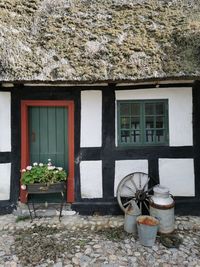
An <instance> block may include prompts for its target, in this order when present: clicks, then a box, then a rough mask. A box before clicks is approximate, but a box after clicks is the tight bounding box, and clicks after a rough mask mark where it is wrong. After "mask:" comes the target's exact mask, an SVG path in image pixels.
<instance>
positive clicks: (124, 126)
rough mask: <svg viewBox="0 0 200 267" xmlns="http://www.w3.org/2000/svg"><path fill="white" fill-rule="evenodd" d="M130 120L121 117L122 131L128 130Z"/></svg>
mask: <svg viewBox="0 0 200 267" xmlns="http://www.w3.org/2000/svg"><path fill="white" fill-rule="evenodd" d="M129 122H130V118H127V117H122V118H121V125H120V126H121V128H122V129H129V128H130V124H129Z"/></svg>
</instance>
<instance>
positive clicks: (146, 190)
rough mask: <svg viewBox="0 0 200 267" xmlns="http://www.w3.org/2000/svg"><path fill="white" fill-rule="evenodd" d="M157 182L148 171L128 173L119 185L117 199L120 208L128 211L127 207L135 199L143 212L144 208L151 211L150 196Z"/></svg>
mask: <svg viewBox="0 0 200 267" xmlns="http://www.w3.org/2000/svg"><path fill="white" fill-rule="evenodd" d="M156 184H158V183H157V181H156V180H155V179H153V178H152V177H150V176H149V175H148V174H146V173H143V172H134V173H130V174H128V175H127V176H125V177H124V178H123V179H122V180H121V182H120V183H119V185H118V187H117V201H118V203H119V206H120V208H121V209H122V210H123V211H124V212H126V208H127V207H128V205H129V204H130V203H131V201H133V200H134V201H135V202H136V203H137V205H138V206H139V208H140V210H141V212H142V209H143V208H145V209H146V210H147V211H149V196H150V195H151V194H152V191H153V190H152V189H153V187H154V186H155V185H156Z"/></svg>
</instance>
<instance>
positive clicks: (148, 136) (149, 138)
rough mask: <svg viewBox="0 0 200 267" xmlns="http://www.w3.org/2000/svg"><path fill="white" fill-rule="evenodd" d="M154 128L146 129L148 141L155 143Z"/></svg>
mask: <svg viewBox="0 0 200 267" xmlns="http://www.w3.org/2000/svg"><path fill="white" fill-rule="evenodd" d="M153 135H154V130H147V131H146V142H147V143H153V142H154V138H153Z"/></svg>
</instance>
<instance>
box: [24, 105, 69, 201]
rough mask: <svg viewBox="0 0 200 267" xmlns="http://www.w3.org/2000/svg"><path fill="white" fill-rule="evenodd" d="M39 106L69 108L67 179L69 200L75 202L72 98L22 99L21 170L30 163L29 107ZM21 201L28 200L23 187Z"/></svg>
mask: <svg viewBox="0 0 200 267" xmlns="http://www.w3.org/2000/svg"><path fill="white" fill-rule="evenodd" d="M33 106H38V107H40V106H41V107H66V108H68V125H67V126H68V144H69V154H68V155H69V170H68V179H67V189H68V190H67V202H74V102H73V101H71V100H69V101H68V100H55V101H54V100H22V101H21V170H22V169H25V168H26V167H27V166H28V165H29V163H30V153H29V149H30V148H29V136H28V108H29V107H33ZM20 201H21V202H22V203H26V202H27V192H26V190H22V189H21V183H20Z"/></svg>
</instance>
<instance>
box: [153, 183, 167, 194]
mask: <svg viewBox="0 0 200 267" xmlns="http://www.w3.org/2000/svg"><path fill="white" fill-rule="evenodd" d="M153 191H154V192H155V193H159V194H169V188H167V187H164V186H162V185H160V184H158V185H156V186H154V188H153Z"/></svg>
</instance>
